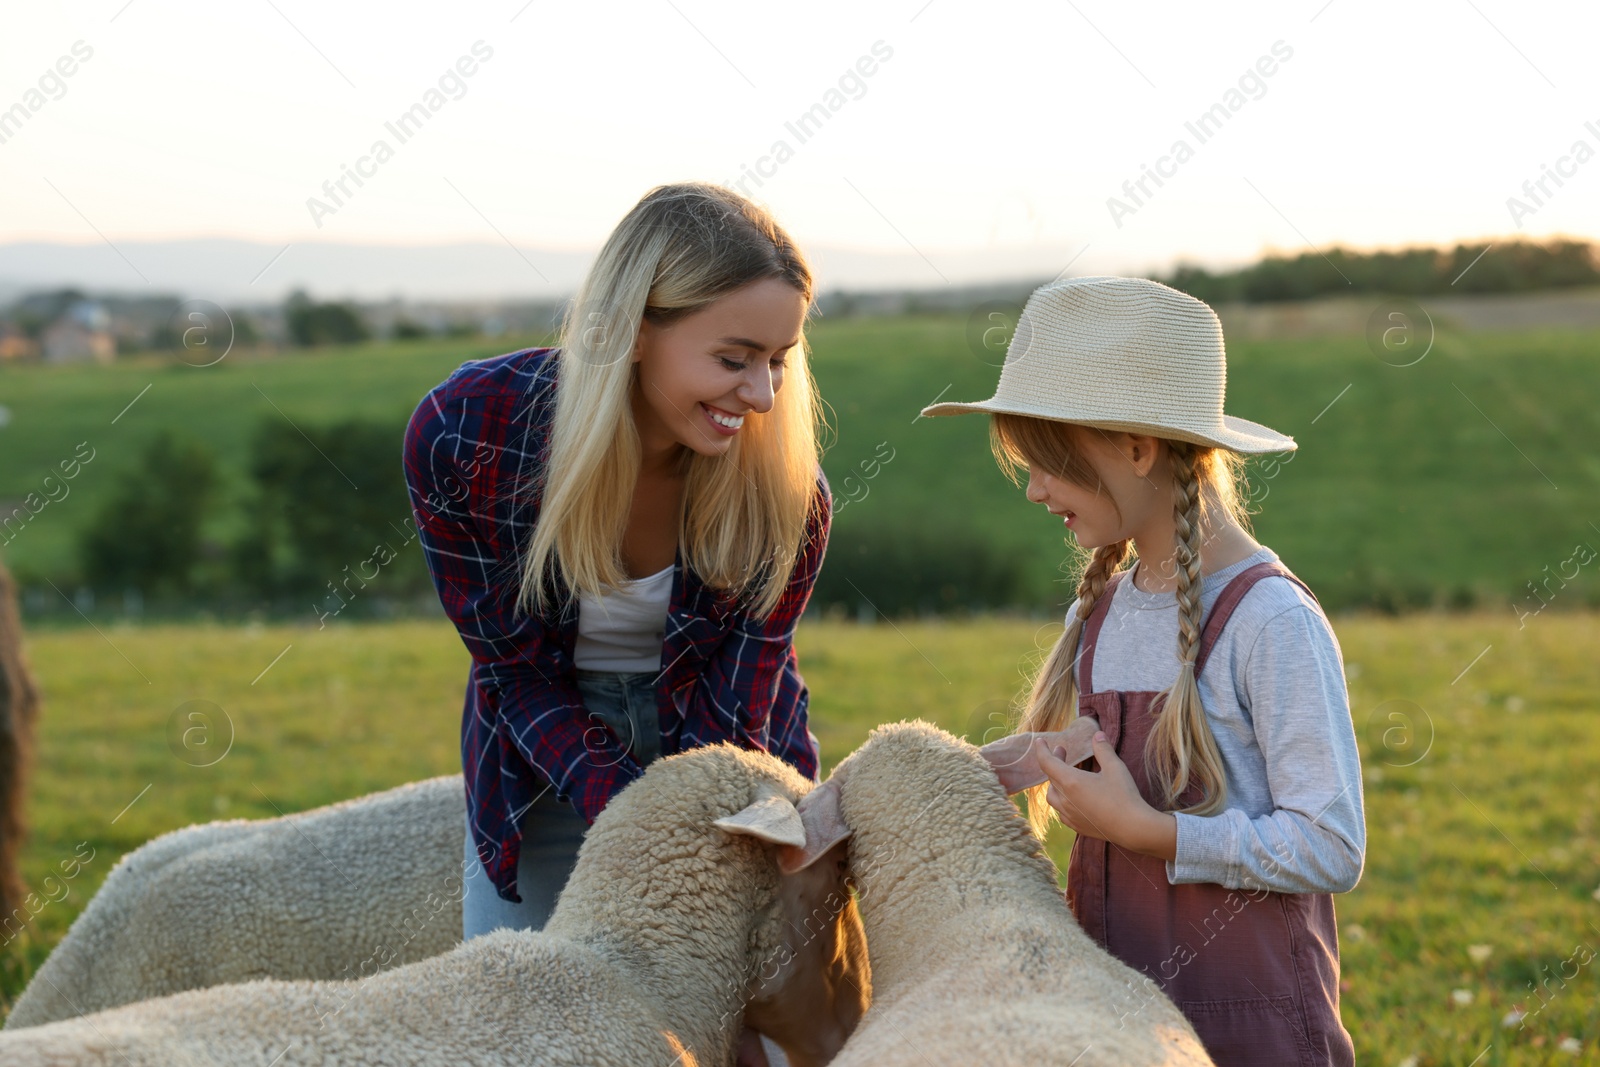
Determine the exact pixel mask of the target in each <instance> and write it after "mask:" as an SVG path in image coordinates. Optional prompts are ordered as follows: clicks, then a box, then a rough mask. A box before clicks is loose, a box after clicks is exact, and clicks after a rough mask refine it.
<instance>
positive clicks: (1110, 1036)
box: [785, 722, 1212, 1067]
mask: <svg viewBox="0 0 1600 1067" xmlns="http://www.w3.org/2000/svg"><path fill="white" fill-rule="evenodd" d="M1080 729H1088V732H1089V734H1090V735H1092V732H1093V731H1092V729H1090V728H1088V727H1087V726H1085V727H1080ZM1078 741H1079V747H1071V746H1069V749H1068V751H1069V757H1068V758H1069V759H1070V758H1071V756H1072V755H1073V754H1076V753H1079V752H1081V753H1083V756H1082V757H1080V758H1086V757H1087V755H1088V752H1089V749H1088V748H1087V746H1084V745H1082V741H1083V737H1082V736H1081V735H1078ZM1002 751H1008V750H1002ZM1001 763H1002V765H1004V764H1005V763H1006V761H1004V760H1002V761H1001ZM1030 773H1031V772H1024V773H1022V775H1021V777H1022V778H1023V779H1024V780H1025V779H1026V778H1028V777H1029V775H1030ZM1025 784H1026V782H1025ZM1019 788H1020V787H1019ZM800 808H801V812H802V817H803V820H804V822H805V823H806V826H807V834H808V837H810V839H811V840H812V842H813V845H812V846H811V847H812V848H817V849H825V848H832V847H836V846H837V844H838V843H839V842H841V841H848V843H849V844H848V851H849V865H850V871H851V874H852V877H853V878H854V880H855V883H856V886H857V889H858V897H857V900H858V906H859V908H860V911H861V920H862V924H863V925H864V926H865V927H866V932H867V944H868V946H869V948H870V950H871V961H872V977H873V991H872V992H873V999H872V1007H871V1008H870V1009H869V1010H868V1012H867V1014H866V1016H865V1017H864V1018H863V1019H862V1021H861V1025H860V1026H859V1027H857V1029H856V1032H855V1034H854V1035H853V1036H852V1037H851V1038H850V1040H849V1042H847V1043H846V1045H845V1047H844V1049H843V1051H841V1052H840V1054H839V1056H838V1058H837V1059H835V1060H834V1061H833V1063H834V1067H860V1065H863V1064H872V1065H874V1067H883V1065H895V1064H906V1065H912V1064H915V1065H916V1067H929V1065H940V1064H972V1063H984V1064H993V1065H1005V1064H1039V1063H1053V1064H1067V1063H1071V1064H1075V1065H1077V1067H1093V1065H1113V1064H1114V1065H1117V1067H1131V1065H1143V1064H1164V1065H1201V1064H1210V1063H1211V1062H1212V1061H1211V1059H1210V1057H1209V1056H1207V1054H1206V1052H1205V1049H1204V1047H1203V1046H1202V1044H1201V1042H1200V1040H1199V1038H1198V1037H1196V1035H1195V1033H1194V1029H1193V1028H1192V1027H1191V1026H1190V1025H1189V1023H1188V1021H1187V1020H1185V1019H1184V1017H1183V1015H1182V1014H1181V1013H1180V1012H1179V1011H1178V1009H1177V1007H1176V1006H1175V1005H1174V1004H1173V1003H1172V1001H1171V1000H1170V999H1168V998H1167V997H1166V995H1165V994H1163V993H1162V991H1161V989H1160V987H1159V986H1158V985H1156V983H1155V982H1153V981H1151V980H1150V979H1149V978H1148V977H1146V976H1145V975H1142V974H1140V973H1139V972H1138V971H1135V970H1134V969H1133V968H1131V967H1128V966H1127V965H1125V964H1123V963H1122V962H1121V961H1119V960H1117V959H1116V958H1115V957H1113V956H1111V955H1110V954H1109V953H1107V952H1105V951H1104V950H1103V949H1101V948H1100V947H1099V946H1098V945H1096V944H1095V943H1094V942H1093V941H1092V940H1091V939H1090V938H1089V936H1088V935H1087V934H1085V933H1084V932H1083V930H1082V928H1080V927H1079V926H1078V923H1077V921H1076V920H1075V919H1074V918H1073V915H1072V912H1071V910H1070V909H1069V908H1068V906H1067V903H1066V901H1065V900H1064V899H1063V897H1062V895H1061V890H1060V889H1059V888H1058V886H1057V883H1056V869H1055V866H1054V865H1053V864H1052V863H1051V862H1050V860H1049V859H1048V858H1047V857H1046V856H1045V855H1044V854H1043V852H1042V851H1041V849H1040V846H1039V842H1038V840H1037V839H1036V838H1035V837H1034V836H1033V835H1032V834H1031V833H1030V832H1029V830H1028V826H1027V823H1026V821H1025V820H1024V819H1023V818H1022V817H1021V815H1020V814H1019V813H1018V812H1017V809H1016V808H1015V806H1014V805H1013V804H1012V803H1011V801H1010V800H1008V799H1007V796H1006V791H1005V789H1004V788H1002V785H1001V782H1000V781H999V780H998V779H997V775H996V772H995V770H994V769H993V768H992V767H991V764H990V763H989V761H988V760H986V759H985V758H984V756H983V755H981V754H980V753H979V751H978V750H977V749H976V748H974V747H973V746H971V745H969V744H967V743H966V742H965V741H962V740H960V739H958V738H955V737H952V736H951V735H949V734H947V733H945V732H944V731H943V730H940V729H938V728H937V727H935V726H931V725H929V724H927V723H922V722H907V723H894V724H891V725H887V726H880V727H878V728H877V729H876V730H874V731H873V732H872V734H871V735H870V736H869V737H868V739H867V741H866V743H865V744H863V745H862V746H861V747H860V748H859V749H857V750H856V751H855V752H854V753H853V754H852V755H850V756H849V757H847V758H846V759H845V760H843V761H842V762H841V763H840V764H839V766H838V767H836V768H835V769H834V772H833V774H832V776H831V777H830V778H829V779H828V781H826V782H824V783H823V784H822V785H820V786H818V787H817V788H816V789H814V790H813V791H812V792H811V793H810V795H808V796H807V798H806V799H805V800H804V801H802V803H801V805H800ZM808 859H809V856H802V857H799V858H795V857H785V863H786V864H787V865H795V864H804V863H805V862H807V860H808Z"/></svg>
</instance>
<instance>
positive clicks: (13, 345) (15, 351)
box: [0, 322, 39, 363]
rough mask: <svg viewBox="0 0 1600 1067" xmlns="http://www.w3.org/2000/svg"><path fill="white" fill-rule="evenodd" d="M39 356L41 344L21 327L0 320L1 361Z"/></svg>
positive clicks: (7, 361)
mask: <svg viewBox="0 0 1600 1067" xmlns="http://www.w3.org/2000/svg"><path fill="white" fill-rule="evenodd" d="M38 358H39V345H38V344H37V343H36V342H35V341H34V339H33V338H31V337H29V336H28V335H27V334H26V333H25V332H23V331H22V330H21V329H20V328H18V327H17V326H15V325H14V324H12V323H9V322H0V363H11V362H15V361H18V360H30V359H38Z"/></svg>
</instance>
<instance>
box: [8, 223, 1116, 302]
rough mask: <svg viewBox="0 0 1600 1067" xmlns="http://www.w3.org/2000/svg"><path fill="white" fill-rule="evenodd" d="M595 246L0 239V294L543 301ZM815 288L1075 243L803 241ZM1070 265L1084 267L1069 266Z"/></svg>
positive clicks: (1032, 265) (1009, 266) (958, 280)
mask: <svg viewBox="0 0 1600 1067" xmlns="http://www.w3.org/2000/svg"><path fill="white" fill-rule="evenodd" d="M596 251H597V250H596V249H588V250H578V251H574V250H571V249H550V248H540V247H536V246H523V247H519V248H512V247H511V246H510V245H508V244H506V243H505V242H504V241H479V242H461V243H456V244H439V245H395V246H385V245H363V244H335V243H310V242H307V243H290V244H287V245H286V244H283V243H269V242H263V241H244V240H234V239H231V238H220V237H219V238H199V239H195V240H186V241H130V240H123V239H118V240H117V241H116V247H115V248H112V247H111V246H109V245H107V244H106V243H104V242H95V243H93V244H61V243H54V242H42V241H30V242H22V243H11V244H0V302H7V303H8V302H10V301H11V300H13V299H15V298H16V297H17V296H19V295H20V294H21V293H23V292H29V291H37V290H42V289H50V288H60V287H69V286H70V287H74V288H79V289H84V290H88V291H91V292H96V293H103V292H134V291H137V290H158V291H167V292H176V293H179V294H181V295H182V296H184V297H200V298H205V299H210V300H217V301H225V302H231V303H232V304H234V305H235V306H245V305H260V304H275V303H278V302H279V301H281V300H282V299H283V298H284V297H285V296H287V295H288V293H289V292H290V291H291V290H293V289H296V288H303V289H307V290H309V291H311V292H314V293H317V294H319V295H322V296H327V297H334V298H339V299H357V300H386V299H389V298H391V297H394V296H403V297H406V298H409V299H412V300H503V299H515V300H526V299H541V298H542V299H550V298H560V297H565V296H567V295H569V294H571V293H572V292H574V291H576V289H577V287H578V284H579V283H580V282H581V281H582V278H583V274H584V272H585V271H586V270H587V269H588V267H589V264H590V262H591V261H592V260H593V258H594V255H595V252H596ZM805 251H806V254H807V256H808V257H809V258H810V260H811V263H812V267H813V269H814V270H815V271H816V273H817V277H818V281H819V288H821V289H823V290H829V289H840V288H847V289H853V290H883V289H905V288H920V289H944V288H947V287H949V286H952V285H954V286H964V285H975V284H977V285H981V284H987V283H994V282H997V281H1001V280H1006V279H1023V281H1024V282H1027V281H1028V280H1029V279H1033V282H1032V284H1034V285H1037V284H1039V283H1041V282H1043V281H1045V280H1047V279H1049V278H1053V277H1055V276H1056V275H1057V274H1058V273H1059V272H1060V271H1061V270H1062V269H1063V268H1064V267H1065V266H1066V265H1067V264H1068V263H1070V262H1072V261H1073V258H1074V255H1075V253H1076V252H1077V251H1078V249H1076V248H1068V247H1061V248H1053V247H1049V246H1040V247H1037V248H1024V249H1007V248H994V249H976V250H963V251H960V252H952V253H947V254H946V253H940V252H939V251H937V250H933V249H926V250H924V251H926V252H927V255H928V258H927V259H924V258H923V255H922V254H921V253H919V252H916V251H913V250H911V249H907V250H906V251H904V252H865V251H859V250H856V249H850V248H840V247H836V246H829V245H808V246H807V247H806V249H805ZM1075 266H1076V267H1077V268H1078V270H1079V273H1082V272H1083V269H1084V264H1083V262H1081V261H1080V262H1079V263H1077V264H1075Z"/></svg>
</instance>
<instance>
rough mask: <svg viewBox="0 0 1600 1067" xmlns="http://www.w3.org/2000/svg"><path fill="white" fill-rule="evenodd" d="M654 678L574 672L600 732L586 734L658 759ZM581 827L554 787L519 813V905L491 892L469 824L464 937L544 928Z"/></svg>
mask: <svg viewBox="0 0 1600 1067" xmlns="http://www.w3.org/2000/svg"><path fill="white" fill-rule="evenodd" d="M658 676H659V672H655V671H642V672H637V673H635V672H628V671H592V670H585V669H583V668H579V669H578V692H579V693H580V694H581V695H582V696H583V704H584V707H585V708H586V709H587V710H588V713H589V718H590V719H591V720H593V726H592V727H591V729H593V730H596V731H600V733H599V734H596V735H592V736H595V739H596V741H597V742H598V741H609V740H610V738H607V737H603V736H601V735H603V734H604V731H605V729H606V728H607V727H609V728H610V731H611V734H612V735H614V736H615V738H616V740H617V741H619V742H621V743H622V744H623V745H624V747H626V748H627V749H628V752H629V753H630V754H631V755H632V756H633V758H634V759H635V760H637V761H638V762H639V763H640V764H641V765H643V764H648V763H650V762H651V761H653V760H655V759H656V758H658V757H659V756H660V755H661V724H660V721H659V720H658V719H657V717H656V716H657V712H656V688H655V682H656V678H657V677H658ZM602 724H603V725H602ZM595 747H598V746H595ZM588 828H589V826H588V823H586V822H584V821H583V816H582V815H579V814H578V812H577V809H575V808H573V806H572V805H571V804H568V803H566V802H564V801H560V800H557V799H556V795H555V791H554V790H553V789H549V788H546V789H545V791H544V792H543V793H541V794H540V795H539V798H538V799H537V800H535V801H534V802H533V804H532V805H531V806H530V807H529V808H528V810H527V811H526V812H525V813H524V814H523V816H522V849H521V852H520V854H519V855H518V857H517V892H518V894H519V895H520V896H521V897H522V903H520V904H514V903H512V902H511V901H509V900H506V899H504V898H502V897H501V896H500V894H499V893H497V892H496V891H495V887H494V883H493V882H491V881H490V880H489V875H488V872H487V871H485V870H484V869H483V863H482V861H481V860H479V859H478V854H477V851H476V850H475V849H474V848H473V845H472V828H471V825H470V823H469V825H468V827H467V835H466V837H467V839H466V845H465V847H464V848H463V854H462V869H463V870H464V871H466V872H467V874H466V877H465V885H464V886H463V889H464V891H465V892H464V893H463V895H462V898H461V928H462V938H463V940H467V941H470V940H471V939H472V938H474V937H477V936H479V935H480V934H486V933H488V932H489V931H490V930H495V929H498V928H499V927H502V926H506V927H510V928H511V929H513V930H542V929H544V924H545V923H546V922H547V921H549V919H550V913H551V912H553V911H554V910H555V906H556V897H557V896H558V895H559V894H560V892H561V888H562V886H564V885H566V884H567V879H568V877H570V876H571V874H572V868H573V867H574V866H575V865H576V864H577V862H578V847H579V846H580V845H582V844H583V835H584V833H585V831H587V830H588Z"/></svg>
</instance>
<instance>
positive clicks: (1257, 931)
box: [1067, 560, 1355, 1067]
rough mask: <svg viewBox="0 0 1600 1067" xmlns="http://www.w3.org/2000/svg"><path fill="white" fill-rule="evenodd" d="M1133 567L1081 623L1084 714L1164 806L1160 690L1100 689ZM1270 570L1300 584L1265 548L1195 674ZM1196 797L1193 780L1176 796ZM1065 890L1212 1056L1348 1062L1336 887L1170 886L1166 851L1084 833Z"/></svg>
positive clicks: (1233, 584) (1236, 586)
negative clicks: (1148, 767) (1106, 645)
mask: <svg viewBox="0 0 1600 1067" xmlns="http://www.w3.org/2000/svg"><path fill="white" fill-rule="evenodd" d="M1127 573H1128V572H1126V571H1121V572H1118V573H1117V574H1115V575H1113V576H1112V577H1111V579H1110V581H1109V582H1107V584H1106V590H1105V593H1104V594H1103V595H1102V596H1101V597H1100V599H1099V600H1098V602H1096V604H1095V607H1094V611H1093V612H1092V613H1091V614H1090V616H1089V619H1088V622H1087V624H1086V626H1085V630H1084V640H1083V645H1082V649H1083V653H1082V657H1081V662H1080V664H1079V667H1078V680H1079V692H1080V693H1081V694H1082V696H1081V697H1080V699H1079V703H1078V713H1079V714H1080V715H1093V716H1094V717H1095V718H1096V719H1098V720H1099V721H1100V727H1101V729H1102V730H1104V731H1105V734H1106V738H1107V739H1108V740H1109V742H1110V743H1111V745H1112V747H1113V748H1115V749H1116V752H1117V757H1118V758H1119V759H1121V760H1122V761H1123V762H1124V763H1125V764H1126V765H1127V767H1128V771H1129V773H1130V774H1132V776H1133V780H1134V781H1135V782H1136V783H1137V784H1138V786H1139V794H1140V795H1141V796H1143V797H1144V799H1145V801H1146V802H1147V803H1149V804H1150V805H1152V806H1153V807H1156V808H1158V809H1163V808H1164V805H1163V804H1162V803H1161V801H1160V800H1159V799H1158V797H1157V793H1156V791H1155V790H1154V789H1152V788H1151V784H1150V782H1149V781H1148V780H1147V777H1146V774H1145V768H1144V746H1145V739H1146V738H1147V737H1149V735H1150V728H1151V725H1152V724H1153V722H1154V715H1153V713H1152V709H1151V703H1152V701H1153V700H1154V698H1155V697H1156V696H1157V695H1158V694H1157V693H1155V692H1149V691H1134V690H1106V691H1104V692H1098V693H1097V692H1095V691H1094V683H1093V676H1092V671H1093V667H1094V651H1095V643H1096V642H1097V641H1098V639H1099V636H1100V629H1101V626H1102V625H1103V624H1104V622H1105V617H1106V611H1107V608H1108V606H1109V605H1110V603H1111V594H1112V591H1113V590H1114V589H1115V587H1116V583H1118V582H1119V581H1121V579H1122V578H1124V577H1125V576H1126V575H1127ZM1273 574H1280V575H1282V576H1284V577H1285V578H1288V579H1290V580H1291V581H1293V582H1294V583H1295V584H1297V585H1299V586H1300V587H1301V588H1302V589H1305V583H1303V582H1301V581H1300V579H1298V578H1296V577H1295V576H1294V575H1293V574H1292V573H1291V572H1290V571H1289V570H1288V568H1286V567H1284V566H1283V565H1282V564H1280V563H1278V562H1276V561H1272V560H1268V561H1266V562H1264V563H1259V564H1256V565H1255V566H1253V567H1249V568H1247V569H1246V570H1244V571H1242V572H1241V573H1240V574H1238V575H1237V576H1235V577H1234V579H1233V580H1232V581H1230V582H1229V583H1228V584H1227V586H1225V587H1224V588H1223V591H1222V593H1221V595H1220V596H1219V597H1218V598H1217V601H1216V603H1215V604H1214V605H1213V607H1212V608H1211V611H1210V612H1209V614H1208V615H1207V617H1206V621H1205V625H1204V627H1203V629H1202V631H1201V635H1202V636H1201V641H1200V649H1199V653H1198V655H1197V658H1196V660H1195V673H1196V676H1197V677H1198V675H1199V672H1200V671H1201V670H1203V669H1204V667H1205V663H1206V659H1207V658H1208V657H1209V656H1210V654H1211V648H1212V646H1213V645H1214V644H1215V643H1216V639H1217V636H1218V635H1219V634H1220V633H1221V632H1222V628H1223V627H1224V626H1225V625H1227V622H1228V617H1229V616H1230V615H1231V614H1232V613H1233V609H1234V607H1235V606H1237V605H1238V603H1239V601H1240V599H1241V598H1243V596H1244V594H1245V592H1246V591H1248V590H1249V588H1250V587H1251V586H1252V585H1253V584H1255V583H1256V582H1257V581H1259V580H1260V579H1262V578H1265V577H1267V576H1269V575H1273ZM1306 592H1307V593H1308V594H1309V593H1310V592H1311V591H1310V590H1309V589H1306ZM1313 598H1314V595H1313ZM1258 710H1259V713H1260V714H1265V715H1270V714H1271V713H1272V709H1270V708H1262V709H1258ZM1199 799H1200V794H1199V791H1198V789H1197V788H1196V787H1195V786H1194V785H1193V784H1191V785H1190V786H1189V788H1188V789H1186V790H1185V791H1184V793H1183V794H1182V795H1181V796H1180V797H1179V798H1178V805H1177V806H1178V807H1180V808H1182V807H1187V806H1189V805H1190V804H1193V803H1195V802H1197V801H1198V800H1199ZM1287 858H1288V857H1285V859H1287ZM1067 903H1068V904H1069V905H1071V907H1072V911H1073V914H1075V915H1076V916H1077V918H1078V922H1079V924H1080V925H1082V927H1083V929H1084V930H1085V932H1087V933H1088V934H1089V936H1090V937H1092V938H1094V939H1095V940H1096V941H1097V942H1099V944H1100V945H1101V946H1102V947H1104V948H1105V949H1106V950H1107V951H1108V952H1110V953H1111V954H1112V955H1113V956H1116V957H1117V958H1118V959H1120V960H1121V961H1122V962H1124V963H1126V964H1128V965H1129V966H1130V967H1133V968H1134V969H1135V970H1139V971H1142V972H1144V973H1145V974H1147V975H1149V976H1150V977H1151V978H1152V979H1154V980H1155V981H1156V982H1157V983H1158V984H1159V985H1160V986H1161V988H1162V990H1163V991H1165V992H1166V994H1167V995H1168V996H1169V997H1171V998H1172V1000H1173V1001H1174V1002H1175V1003H1176V1004H1177V1005H1178V1009H1179V1010H1180V1011H1182V1012H1183V1014H1184V1016H1185V1017H1187V1018H1188V1020H1189V1022H1190V1023H1192V1024H1193V1025H1194V1028H1195V1031H1196V1032H1197V1033H1198V1034H1199V1035H1200V1039H1201V1041H1203V1042H1204V1043H1205V1046H1206V1051H1207V1052H1209V1053H1210V1054H1211V1057H1212V1058H1213V1059H1214V1060H1216V1062H1217V1063H1218V1064H1219V1065H1220V1067H1242V1065H1255V1064H1261V1065H1272V1067H1285V1065H1290V1064H1300V1065H1305V1067H1311V1065H1324V1064H1338V1065H1341V1067H1342V1065H1347V1064H1354V1063H1355V1051H1354V1048H1353V1047H1352V1045H1351V1041H1350V1035H1349V1033H1348V1032H1347V1031H1346V1030H1345V1029H1344V1026H1343V1025H1342V1024H1341V1023H1340V1021H1339V941H1338V932H1337V931H1338V928H1337V926H1336V924H1335V920H1334V911H1333V897H1332V896H1331V895H1330V894H1328V893H1276V892H1271V891H1269V890H1266V889H1259V888H1258V889H1249V890H1246V889H1228V888H1226V887H1224V886H1221V885H1218V884H1216V883H1192V884H1183V885H1169V884H1168V883H1167V870H1166V861H1165V860H1162V859H1158V858H1156V857H1154V856H1144V855H1139V854H1136V853H1133V852H1129V851H1128V850H1127V849H1124V848H1120V847H1117V846H1113V845H1110V844H1109V842H1106V841H1103V840H1101V839H1100V838H1097V837H1089V836H1087V835H1084V834H1079V835H1078V838H1077V841H1076V842H1075V843H1074V844H1073V846H1072V857H1071V860H1070V861H1069V863H1068V866H1067Z"/></svg>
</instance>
